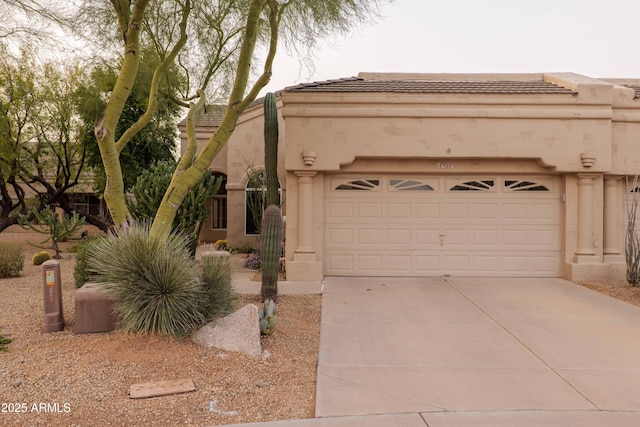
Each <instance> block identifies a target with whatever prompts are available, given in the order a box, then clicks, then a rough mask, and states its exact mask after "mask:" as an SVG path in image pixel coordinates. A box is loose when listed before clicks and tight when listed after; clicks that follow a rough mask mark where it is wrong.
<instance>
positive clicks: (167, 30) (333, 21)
mask: <svg viewBox="0 0 640 427" xmlns="http://www.w3.org/2000/svg"><path fill="white" fill-rule="evenodd" d="M382 1H384V0H369V1H364V0H363V1H357V2H355V1H352V0H307V1H304V2H302V1H299V0H239V1H238V0H214V1H212V2H193V3H192V1H191V0H158V1H154V0H111V6H112V10H111V13H112V14H115V17H116V22H117V25H118V34H119V37H120V46H121V48H122V66H121V68H120V70H119V73H118V79H117V81H116V83H115V85H114V87H113V90H112V91H111V94H110V97H109V99H108V101H107V104H106V106H105V109H104V111H103V112H102V114H101V115H100V116H99V118H98V120H97V121H96V124H95V128H94V133H95V136H96V140H97V142H98V146H99V148H100V154H101V157H102V161H103V164H104V170H105V176H106V185H105V192H104V199H105V200H106V202H107V205H108V208H109V212H110V213H111V216H112V218H113V220H114V222H115V224H116V225H124V224H127V223H128V222H129V221H130V220H131V215H130V213H129V211H128V209H127V205H126V203H125V193H124V192H125V186H124V181H123V172H122V165H121V163H120V155H121V153H122V150H123V149H124V147H125V146H126V145H127V144H128V143H130V141H131V140H132V138H133V137H134V136H135V135H136V134H137V133H138V132H140V130H141V129H143V128H144V127H145V126H147V125H148V124H149V122H150V121H151V119H152V118H153V117H154V116H155V114H156V112H157V110H158V102H159V94H160V90H159V88H160V84H161V82H162V81H163V79H165V78H167V70H168V69H169V67H170V65H171V64H173V63H176V62H177V63H178V64H180V66H182V67H184V68H185V69H191V67H193V66H194V64H195V63H196V62H197V61H189V56H188V55H186V54H185V52H194V51H199V52H207V53H206V54H203V57H204V58H205V59H206V61H205V67H204V68H201V71H202V72H201V73H198V74H197V78H194V79H193V80H190V79H189V81H188V84H187V85H186V87H185V96H183V100H182V101H180V102H182V103H183V105H185V106H186V105H187V104H186V102H188V101H191V102H190V104H188V106H189V113H188V115H187V119H186V123H187V135H188V147H187V149H186V151H185V152H184V153H183V155H182V158H181V159H180V162H179V163H178V166H177V167H176V170H175V172H174V174H173V177H172V180H171V183H170V184H169V187H168V188H167V191H166V193H165V196H164V198H163V200H162V203H161V205H160V207H159V209H158V212H157V213H156V216H155V219H154V221H153V224H152V226H151V229H150V233H151V234H152V235H164V234H167V233H169V231H170V229H171V224H173V220H174V218H175V215H176V212H177V209H178V207H179V206H180V204H181V203H182V200H183V199H184V197H185V195H186V194H187V193H188V192H189V191H190V189H191V188H192V187H193V186H194V185H195V184H196V183H197V182H198V181H199V180H200V178H201V177H202V176H203V175H204V174H205V173H206V171H207V170H208V167H209V165H210V164H211V161H212V160H213V158H214V157H215V156H216V155H217V154H218V153H219V152H220V150H221V149H222V147H223V146H224V145H225V144H226V143H227V141H228V140H229V138H230V136H231V135H232V133H233V131H234V129H235V126H236V123H237V120H238V117H239V116H240V114H242V112H243V111H244V110H245V109H246V108H247V107H248V106H249V104H251V102H253V101H254V100H255V98H256V96H257V95H258V93H259V92H260V90H261V89H262V88H263V87H264V86H265V85H266V84H267V83H268V82H269V79H270V77H271V73H272V64H273V60H274V57H275V54H276V49H277V46H278V43H279V41H280V40H281V39H282V40H283V41H284V42H285V45H286V46H288V47H291V48H293V49H297V48H298V47H300V49H301V50H302V49H303V46H310V47H313V45H314V44H315V42H316V40H318V39H319V38H320V37H322V36H325V35H330V34H336V33H345V32H348V31H349V30H350V29H352V28H353V27H354V25H355V24H357V23H360V22H364V21H366V20H367V19H368V18H370V17H371V15H372V13H373V12H374V11H375V10H376V8H377V6H378V4H379V3H380V2H382ZM92 4H94V5H95V2H94V3H92ZM170 12H171V13H170ZM156 16H161V17H162V20H161V21H158V22H159V24H156V25H158V26H156V27H154V26H153V23H154V22H156V21H154V17H156ZM207 25H209V26H207ZM144 40H149V41H150V42H151V43H152V44H153V45H154V46H155V47H156V49H157V51H158V52H159V54H160V62H159V63H158V65H157V67H156V68H155V71H154V75H153V78H152V79H151V83H150V85H149V98H148V102H147V108H146V111H145V113H144V114H143V115H142V116H140V118H139V119H138V121H137V122H136V123H134V124H133V125H131V126H130V127H129V128H128V129H127V130H126V131H124V132H123V133H122V135H120V136H119V137H116V135H117V132H116V128H117V126H118V123H119V122H120V120H121V117H122V113H123V109H124V107H125V104H126V100H127V99H128V97H129V96H130V95H131V92H132V89H133V86H134V84H135V83H136V76H137V74H138V70H139V68H140V60H141V55H140V53H141V48H142V46H143V41H144ZM188 42H191V43H193V45H192V46H193V47H194V48H195V49H190V48H189V49H186V50H185V46H187V45H188ZM259 49H264V50H263V51H262V52H263V53H262V55H260V54H259V51H258V50H259ZM258 57H262V58H264V59H263V60H262V61H258V60H257V58H258ZM260 62H261V66H260ZM225 69H226V70H230V71H231V72H230V75H231V77H232V78H231V79H230V80H229V81H231V83H230V85H229V90H228V91H227V92H226V93H227V94H228V97H227V100H228V102H227V109H226V111H225V114H224V117H223V119H222V122H221V124H220V126H219V127H218V129H217V130H216V132H215V133H214V135H213V136H212V137H211V138H210V139H209V140H208V141H207V143H206V144H205V146H204V147H203V148H202V150H201V151H200V152H199V153H197V152H196V151H197V149H196V141H195V123H194V120H195V117H196V115H197V114H198V113H199V112H200V111H201V110H202V108H203V107H204V105H205V102H206V100H205V94H206V93H207V90H208V88H209V85H210V84H212V83H213V82H216V77H217V75H218V74H224V70H225ZM188 75H189V76H194V74H193V73H189V74H188ZM252 75H257V77H256V78H255V81H254V83H253V84H250V79H251V77H252ZM223 81H224V80H223ZM218 83H220V81H218ZM222 87H224V85H222Z"/></svg>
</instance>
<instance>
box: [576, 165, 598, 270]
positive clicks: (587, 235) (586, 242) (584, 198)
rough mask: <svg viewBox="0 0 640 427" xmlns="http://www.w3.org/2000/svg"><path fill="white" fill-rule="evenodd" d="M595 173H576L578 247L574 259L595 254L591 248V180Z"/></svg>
mask: <svg viewBox="0 0 640 427" xmlns="http://www.w3.org/2000/svg"><path fill="white" fill-rule="evenodd" d="M595 177H596V175H593V174H578V248H577V250H576V253H575V255H576V256H575V258H576V259H575V261H576V262H579V261H580V260H579V258H580V257H584V256H587V257H591V256H595V254H596V253H595V251H594V250H593V180H594V178H595Z"/></svg>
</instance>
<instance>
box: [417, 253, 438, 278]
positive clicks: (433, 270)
mask: <svg viewBox="0 0 640 427" xmlns="http://www.w3.org/2000/svg"><path fill="white" fill-rule="evenodd" d="M414 258H415V270H416V272H419V273H427V275H437V274H440V273H441V268H440V255H414Z"/></svg>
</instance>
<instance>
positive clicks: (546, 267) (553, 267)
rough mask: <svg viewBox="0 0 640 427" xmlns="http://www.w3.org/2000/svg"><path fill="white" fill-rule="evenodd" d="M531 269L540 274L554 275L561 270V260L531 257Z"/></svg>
mask: <svg viewBox="0 0 640 427" xmlns="http://www.w3.org/2000/svg"><path fill="white" fill-rule="evenodd" d="M529 264H530V268H532V269H534V270H535V271H538V272H540V273H546V274H548V275H551V274H554V273H555V272H556V271H557V270H558V269H560V259H559V258H558V257H552V256H544V255H541V256H536V255H532V256H530V257H529Z"/></svg>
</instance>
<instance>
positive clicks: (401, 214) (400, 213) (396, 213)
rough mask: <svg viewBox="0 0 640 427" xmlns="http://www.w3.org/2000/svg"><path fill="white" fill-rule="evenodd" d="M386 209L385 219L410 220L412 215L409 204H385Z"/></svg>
mask: <svg viewBox="0 0 640 427" xmlns="http://www.w3.org/2000/svg"><path fill="white" fill-rule="evenodd" d="M385 206H386V208H387V212H386V215H385V216H386V217H387V218H396V219H398V218H411V217H412V216H413V215H412V209H411V203H398V202H391V203H386V205H385Z"/></svg>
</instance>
